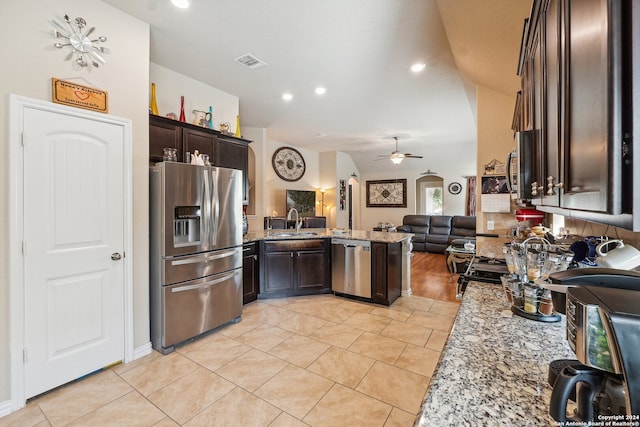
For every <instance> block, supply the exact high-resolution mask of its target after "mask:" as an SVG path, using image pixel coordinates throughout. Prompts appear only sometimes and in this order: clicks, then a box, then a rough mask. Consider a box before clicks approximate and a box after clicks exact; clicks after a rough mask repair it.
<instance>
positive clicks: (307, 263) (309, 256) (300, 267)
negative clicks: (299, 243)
mask: <svg viewBox="0 0 640 427" xmlns="http://www.w3.org/2000/svg"><path fill="white" fill-rule="evenodd" d="M295 255H296V256H295V262H296V281H295V282H296V289H299V290H312V289H324V288H328V287H329V283H328V281H327V277H328V276H329V268H328V265H327V264H328V263H327V260H328V259H329V257H328V255H327V253H325V251H324V250H322V251H300V252H296V254H295Z"/></svg>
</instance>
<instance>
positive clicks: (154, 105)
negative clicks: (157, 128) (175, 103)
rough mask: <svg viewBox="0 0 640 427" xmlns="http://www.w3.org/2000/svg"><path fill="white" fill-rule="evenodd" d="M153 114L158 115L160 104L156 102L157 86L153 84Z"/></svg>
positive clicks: (151, 107) (151, 108)
mask: <svg viewBox="0 0 640 427" xmlns="http://www.w3.org/2000/svg"><path fill="white" fill-rule="evenodd" d="M149 109H150V110H151V114H154V115H156V116H157V115H158V114H159V113H158V102H157V100H156V84H155V83H151V106H150V107H149Z"/></svg>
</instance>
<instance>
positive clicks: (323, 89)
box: [316, 86, 327, 95]
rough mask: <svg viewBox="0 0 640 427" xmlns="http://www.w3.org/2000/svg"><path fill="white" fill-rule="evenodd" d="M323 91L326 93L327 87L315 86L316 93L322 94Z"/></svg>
mask: <svg viewBox="0 0 640 427" xmlns="http://www.w3.org/2000/svg"><path fill="white" fill-rule="evenodd" d="M325 93H327V88H324V87H322V86H318V87H317V88H316V94H318V95H324V94H325Z"/></svg>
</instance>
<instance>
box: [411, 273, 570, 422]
mask: <svg viewBox="0 0 640 427" xmlns="http://www.w3.org/2000/svg"><path fill="white" fill-rule="evenodd" d="M555 359H575V355H574V354H573V352H572V351H571V349H570V348H569V345H568V344H567V342H566V339H565V318H564V316H562V320H561V321H560V322H558V323H544V322H537V321H533V320H528V319H525V318H522V317H519V316H516V315H513V314H512V313H511V311H510V309H509V306H508V305H507V303H506V301H505V298H504V293H503V291H502V288H501V287H500V286H499V285H493V284H487V283H480V282H470V283H469V285H468V286H467V290H466V292H465V294H464V297H463V300H462V303H461V305H460V310H459V312H458V316H457V318H456V321H455V324H454V326H453V329H452V331H451V334H450V336H449V339H448V341H447V343H446V345H445V347H444V349H443V352H442V355H441V358H440V361H439V362H438V366H437V368H436V371H435V373H434V376H433V377H432V379H431V384H430V386H429V389H428V391H427V395H426V398H425V401H424V402H423V405H422V409H421V411H420V414H419V415H418V418H417V419H416V423H415V425H416V426H419V427H432V426H438V427H446V426H456V427H458V426H536V427H537V426H552V425H556V424H555V421H554V420H553V419H552V418H551V417H550V416H549V415H548V410H549V398H550V396H551V386H550V385H549V384H548V382H547V375H548V368H549V363H550V362H551V361H552V360H555Z"/></svg>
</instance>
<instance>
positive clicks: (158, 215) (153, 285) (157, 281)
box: [149, 162, 242, 354]
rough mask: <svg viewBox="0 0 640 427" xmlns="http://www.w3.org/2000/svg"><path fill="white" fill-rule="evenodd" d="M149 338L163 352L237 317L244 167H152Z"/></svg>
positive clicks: (240, 271) (240, 303) (180, 164)
mask: <svg viewBox="0 0 640 427" xmlns="http://www.w3.org/2000/svg"><path fill="white" fill-rule="evenodd" d="M149 187H150V192H149V194H150V196H149V202H150V203H149V210H150V236H149V241H150V248H149V253H150V305H151V306H150V311H151V342H152V345H153V348H154V349H156V350H157V351H159V352H161V353H163V354H167V353H170V352H171V351H173V349H174V346H175V345H176V344H180V343H183V342H185V341H188V340H191V339H193V338H195V337H197V336H199V335H201V334H204V333H206V332H209V331H211V330H212V329H215V328H217V327H218V326H221V325H223V324H225V323H227V322H230V321H234V320H239V319H240V316H241V314H242V172H241V171H238V170H235V169H226V168H219V167H213V166H195V165H189V164H186V163H175V162H162V163H158V164H156V165H155V166H152V167H151V168H150V175H149Z"/></svg>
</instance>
